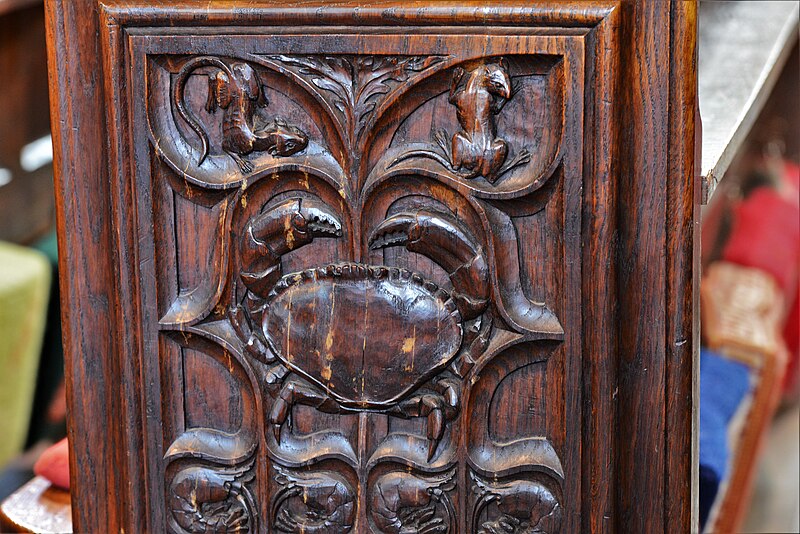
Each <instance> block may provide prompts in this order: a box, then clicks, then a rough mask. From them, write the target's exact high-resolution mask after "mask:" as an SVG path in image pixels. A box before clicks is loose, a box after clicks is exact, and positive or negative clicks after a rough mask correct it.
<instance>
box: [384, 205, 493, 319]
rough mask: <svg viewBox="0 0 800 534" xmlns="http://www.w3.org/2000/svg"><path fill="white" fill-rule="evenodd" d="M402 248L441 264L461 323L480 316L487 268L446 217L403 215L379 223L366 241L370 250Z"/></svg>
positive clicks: (468, 238) (468, 240) (486, 293)
mask: <svg viewBox="0 0 800 534" xmlns="http://www.w3.org/2000/svg"><path fill="white" fill-rule="evenodd" d="M400 245H404V246H405V247H406V248H407V249H408V250H410V251H411V252H418V253H419V254H422V255H424V256H427V257H428V258H430V259H432V260H433V261H435V262H436V263H438V264H439V265H441V266H442V267H443V268H444V269H445V270H446V271H447V273H448V275H449V277H450V281H451V282H452V283H453V289H454V291H453V292H452V295H453V300H454V301H455V303H456V306H458V310H459V312H461V316H462V317H463V318H464V320H470V319H473V318H475V317H477V316H478V315H480V314H481V313H482V312H483V311H484V310H485V309H486V305H487V303H488V300H489V269H488V267H487V265H486V259H485V258H484V255H483V249H482V248H481V246H480V244H479V243H478V242H477V241H476V240H475V239H474V238H473V237H472V236H470V235H469V233H468V232H467V231H466V230H465V229H464V228H463V226H462V225H461V224H460V223H459V222H458V221H456V220H455V219H452V218H450V217H448V216H445V215H443V214H439V213H434V212H430V211H425V210H421V211H417V212H403V213H398V214H397V215H393V216H391V217H389V218H388V219H386V220H385V221H383V222H382V223H381V224H380V225H378V227H377V228H376V229H375V231H374V232H373V233H372V237H371V238H370V240H369V246H370V248H371V249H378V248H384V247H392V246H400Z"/></svg>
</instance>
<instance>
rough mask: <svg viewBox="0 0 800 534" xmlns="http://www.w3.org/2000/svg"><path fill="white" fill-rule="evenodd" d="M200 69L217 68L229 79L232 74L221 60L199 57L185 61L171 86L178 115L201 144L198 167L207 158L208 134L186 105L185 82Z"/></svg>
mask: <svg viewBox="0 0 800 534" xmlns="http://www.w3.org/2000/svg"><path fill="white" fill-rule="evenodd" d="M201 67H217V68H218V69H220V70H222V71H223V72H225V74H227V75H228V76H229V77H230V78H231V79H232V78H233V73H232V72H231V70H230V68H228V65H226V64H225V63H224V62H223V61H222V60H220V59H218V58H215V57H209V56H201V57H197V58H194V59H191V60H189V61H187V62H186V63H185V64H184V65H183V67H181V70H180V71H178V76H177V78H176V79H175V84H174V85H173V89H172V101H173V103H174V105H175V109H177V110H178V114H179V115H180V116H181V118H183V120H184V121H186V124H188V125H189V127H190V128H191V129H192V131H193V132H194V133H196V134H197V137H199V138H200V142H201V143H202V149H201V151H200V160H199V161H198V162H197V164H198V165H202V164H203V162H204V161H205V159H206V156H208V134H207V133H206V131H205V130H203V127H202V126H201V125H200V121H199V120H198V119H197V117H196V116H195V115H194V113H192V111H191V110H190V109H189V108H188V107H187V105H186V94H185V93H186V91H185V90H186V82H187V81H188V80H189V76H190V75H191V74H192V73H193V72H194V71H195V70H197V69H199V68H201Z"/></svg>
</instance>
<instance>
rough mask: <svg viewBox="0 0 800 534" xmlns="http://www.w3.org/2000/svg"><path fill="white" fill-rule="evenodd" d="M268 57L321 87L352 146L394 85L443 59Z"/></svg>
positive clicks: (429, 57)
mask: <svg viewBox="0 0 800 534" xmlns="http://www.w3.org/2000/svg"><path fill="white" fill-rule="evenodd" d="M270 59H272V60H273V61H277V62H279V63H281V64H283V65H284V66H285V67H287V68H289V69H290V70H292V71H294V72H295V74H297V75H299V76H301V77H303V78H306V79H307V80H308V81H309V82H310V83H311V84H313V85H314V86H315V87H318V88H319V89H321V90H322V91H323V93H324V95H325V96H326V97H327V98H328V100H329V101H330V103H331V104H332V105H333V107H335V108H336V109H337V110H338V111H339V113H340V117H339V118H340V120H341V121H342V123H343V126H344V129H345V131H346V132H347V136H348V141H349V142H350V146H355V143H356V141H357V140H359V139H360V138H361V137H362V135H363V133H364V127H365V126H366V124H367V122H368V121H369V119H370V118H371V116H372V113H373V112H374V111H375V109H376V108H377V107H378V105H379V103H380V102H381V98H382V97H385V96H386V95H388V94H389V93H390V92H391V91H392V89H394V87H395V86H396V85H398V84H400V83H403V82H406V81H408V79H409V77H410V76H411V75H412V74H414V73H419V72H422V71H424V70H425V69H428V68H429V67H431V66H433V65H435V64H436V63H439V62H441V61H442V60H443V58H442V57H438V56H313V55H305V56H292V55H276V56H272V57H271V58H270Z"/></svg>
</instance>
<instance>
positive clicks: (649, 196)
mask: <svg viewBox="0 0 800 534" xmlns="http://www.w3.org/2000/svg"><path fill="white" fill-rule="evenodd" d="M47 7H48V16H49V28H50V30H51V34H50V58H51V68H52V78H51V80H52V86H51V90H52V94H53V102H54V106H53V115H54V119H53V120H54V126H55V128H56V129H57V137H56V147H57V150H56V152H57V154H58V158H57V170H58V175H59V184H58V185H59V201H58V208H59V221H60V225H59V238H60V239H61V244H62V248H65V249H66V250H67V253H66V254H65V255H64V257H63V258H62V262H63V264H62V272H64V273H69V274H65V275H64V278H65V280H64V284H65V286H64V287H65V290H64V294H65V297H64V298H65V306H64V309H65V321H66V323H67V330H68V332H67V336H66V337H67V339H66V345H67V352H68V354H69V361H68V376H69V383H70V389H69V402H70V406H71V419H70V437H71V439H72V446H71V450H72V451H73V458H72V466H71V467H72V472H73V473H77V480H76V481H75V484H74V486H75V489H74V494H73V501H74V502H75V503H76V504H75V509H74V510H75V524H76V526H77V528H78V529H79V530H89V531H95V530H101V531H117V530H121V529H123V528H124V529H125V530H127V531H141V530H151V531H163V530H164V529H165V528H166V529H170V530H173V531H178V532H184V531H189V532H209V531H230V530H234V529H237V528H238V529H240V530H247V531H270V532H298V531H301V530H302V531H305V532H326V533H329V532H330V533H332V532H359V533H361V532H423V533H430V534H432V533H445V532H448V533H456V532H470V533H482V534H490V533H496V532H527V531H529V530H531V529H533V528H539V529H540V530H542V531H546V532H577V531H586V532H617V531H619V532H658V531H663V532H675V531H689V530H690V529H691V525H692V517H693V514H692V512H691V510H692V501H693V495H692V492H691V477H692V469H693V465H694V464H695V462H694V461H693V457H692V443H693V441H692V435H693V427H692V421H693V396H692V391H693V390H692V384H693V380H694V375H695V368H694V354H695V350H696V348H697V344H696V340H695V339H694V338H693V330H692V329H693V324H694V322H693V321H694V309H695V308H694V303H693V285H692V284H693V282H692V280H693V274H694V272H695V270H694V265H695V263H694V256H693V254H694V248H693V243H694V239H695V237H696V236H695V232H694V227H693V224H694V217H695V214H696V211H695V210H696V206H697V202H698V200H699V198H698V197H697V196H696V188H695V185H696V181H695V179H694V174H693V167H692V165H693V161H694V135H693V128H694V122H693V121H694V105H693V102H694V95H695V93H694V85H693V83H694V80H695V71H694V35H695V22H694V11H695V6H694V5H693V4H685V5H684V4H681V3H677V2H676V3H669V2H633V1H631V2H612V1H608V2H586V3H542V4H533V5H532V4H530V3H528V2H521V1H520V2H516V1H508V2H501V3H494V4H492V5H491V7H487V6H485V5H483V4H479V3H477V2H461V3H459V2H411V3H410V4H409V3H406V4H403V5H399V4H397V3H396V2H371V3H369V4H365V5H358V4H356V3H350V2H341V3H336V4H328V3H321V2H297V3H292V4H265V3H247V2H241V3H236V4H233V5H232V4H231V3H228V2H219V3H216V2H211V3H210V4H208V5H205V4H204V5H203V6H202V7H198V6H197V5H196V4H194V3H183V2H178V3H171V4H170V5H169V6H166V5H164V4H162V3H160V2H131V1H121V0H120V1H113V2H107V3H105V4H102V5H101V6H100V7H99V8H95V7H93V4H92V2H89V1H88V0H87V1H86V2H69V3H67V2H60V1H58V0H52V1H51V2H49V3H48V6H47ZM95 33H97V34H98V35H99V38H97V39H96V38H95V37H94V35H95ZM90 58H91V59H90ZM94 58H97V60H94ZM78 132H80V135H79V134H78ZM87 143H88V144H90V145H92V146H95V147H96V149H95V150H92V151H91V152H89V153H87V152H86V151H85V150H81V147H83V146H87ZM101 496H103V497H104V498H103V499H100V497H101ZM98 500H100V501H101V502H108V503H109V505H108V506H107V507H106V508H101V509H98V508H97V507H96V506H95V505H94V504H91V505H90V504H89V503H96V502H98Z"/></svg>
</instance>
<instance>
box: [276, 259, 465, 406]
mask: <svg viewBox="0 0 800 534" xmlns="http://www.w3.org/2000/svg"><path fill="white" fill-rule="evenodd" d="M267 302H268V308H267V310H266V311H265V313H264V316H263V322H262V328H263V333H264V335H265V337H266V339H267V342H268V344H269V346H270V348H271V349H272V350H273V351H274V353H275V354H276V355H277V357H278V358H279V359H280V360H281V361H282V362H283V363H284V364H285V365H286V366H287V367H288V368H289V369H291V370H292V371H294V372H295V373H297V374H298V375H300V376H302V377H303V378H305V379H306V380H308V381H310V382H312V383H314V384H316V385H317V386H318V387H320V388H321V389H322V390H324V391H325V392H326V393H327V394H328V395H329V396H330V397H331V398H333V399H334V400H336V402H337V403H338V404H339V405H340V406H341V407H342V408H344V409H352V410H365V409H366V410H376V411H380V410H384V409H388V408H391V407H392V406H393V405H394V404H396V403H397V402H398V401H399V400H401V399H402V398H403V397H405V396H407V395H408V394H410V393H411V392H412V391H413V390H415V389H417V388H419V387H420V386H421V385H422V384H423V383H424V382H425V381H427V380H428V379H430V378H431V377H432V376H434V375H435V374H436V373H438V372H439V371H441V370H442V369H444V367H445V366H447V365H448V364H449V363H450V361H451V360H452V359H453V358H454V357H455V355H456V353H457V352H458V350H459V348H460V345H461V341H462V334H463V332H462V327H461V314H460V313H459V311H458V308H457V306H456V304H455V302H454V301H453V299H452V297H451V295H450V294H449V293H448V292H447V291H445V290H443V289H440V288H439V287H438V286H437V285H436V284H435V283H433V282H431V281H429V280H426V279H425V278H424V277H422V276H421V275H419V274H417V273H412V272H411V271H408V270H406V269H400V268H395V267H386V266H371V265H370V266H368V265H363V264H357V263H341V264H332V265H328V266H327V267H322V268H318V269H311V270H307V271H303V272H300V273H294V274H290V275H287V276H284V277H283V278H282V279H281V280H280V281H279V282H278V283H277V284H276V285H275V287H274V289H273V290H272V291H271V292H270V294H269V295H268V297H267Z"/></svg>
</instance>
